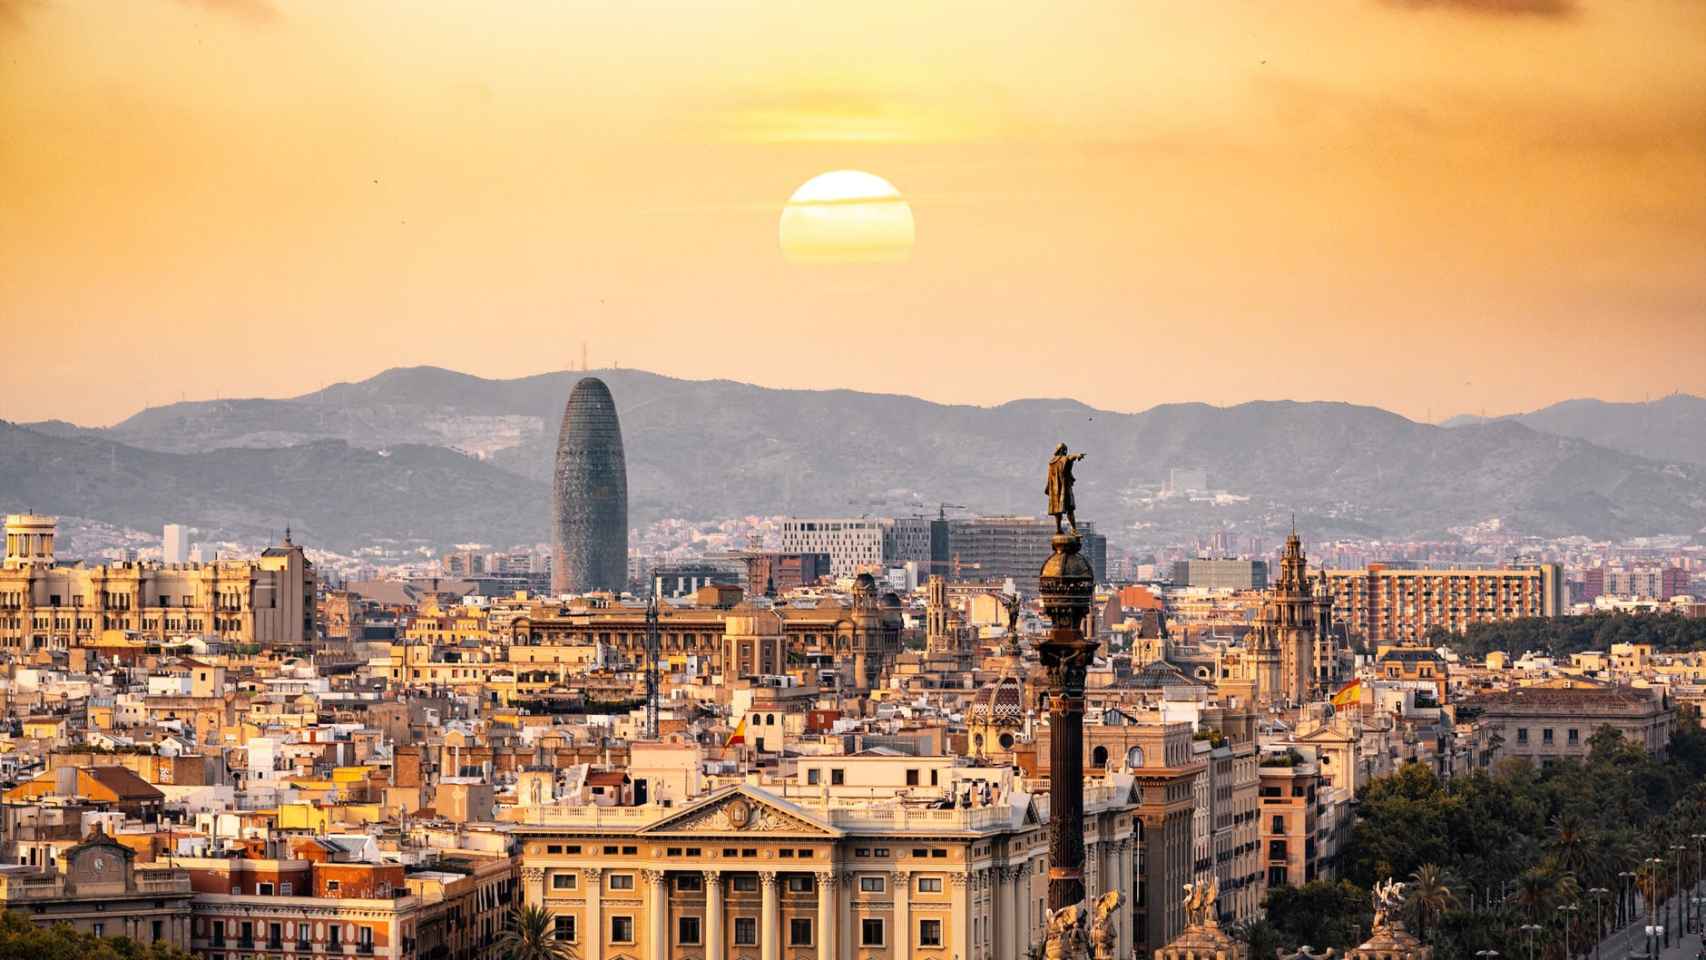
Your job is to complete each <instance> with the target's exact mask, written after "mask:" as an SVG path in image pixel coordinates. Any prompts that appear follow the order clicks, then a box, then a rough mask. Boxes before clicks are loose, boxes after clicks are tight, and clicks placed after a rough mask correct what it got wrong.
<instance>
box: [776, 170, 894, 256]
mask: <svg viewBox="0 0 1706 960" xmlns="http://www.w3.org/2000/svg"><path fill="white" fill-rule="evenodd" d="M778 232H779V239H780V240H781V243H782V255H783V256H785V257H787V258H788V260H789V261H791V262H793V263H894V262H897V261H901V260H905V259H907V258H908V257H909V256H911V255H912V244H913V240H914V233H913V225H912V207H911V205H910V204H908V203H907V202H906V198H905V197H904V196H902V195H901V193H900V191H899V190H896V189H895V187H894V184H892V183H889V182H888V181H887V180H884V179H883V178H882V177H879V176H877V175H876V174H874V173H866V172H864V171H863V170H831V171H829V172H828V173H820V174H818V175H817V176H815V177H813V178H811V179H810V180H807V181H806V182H805V183H803V184H801V185H800V188H799V189H798V190H795V191H794V194H793V196H791V197H789V198H788V203H787V205H785V206H784V207H783V208H782V223H781V226H780V229H779V231H778Z"/></svg>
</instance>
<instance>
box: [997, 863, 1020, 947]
mask: <svg viewBox="0 0 1706 960" xmlns="http://www.w3.org/2000/svg"><path fill="white" fill-rule="evenodd" d="M1001 881H1002V883H1001V888H1000V889H999V890H997V891H996V892H995V900H994V902H993V903H992V904H990V911H989V913H990V916H992V917H994V918H995V922H996V923H997V924H999V927H998V928H997V929H998V933H997V936H996V941H995V944H996V947H995V955H996V956H998V957H1019V956H1023V955H1024V953H1025V949H1026V947H1027V946H1029V943H1028V941H1027V940H1026V938H1025V916H1026V911H1025V895H1024V884H1025V868H1024V866H1023V865H1015V866H1011V867H1007V868H1006V869H1004V870H1002V871H1001Z"/></svg>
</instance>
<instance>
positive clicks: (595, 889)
mask: <svg viewBox="0 0 1706 960" xmlns="http://www.w3.org/2000/svg"><path fill="white" fill-rule="evenodd" d="M581 887H582V888H583V892H584V893H585V894H586V929H585V930H582V931H581V943H582V944H583V945H584V946H583V948H582V950H581V952H580V954H581V956H582V957H585V958H586V960H604V910H603V906H604V904H603V902H602V900H603V897H604V870H603V869H602V868H600V867H583V868H581Z"/></svg>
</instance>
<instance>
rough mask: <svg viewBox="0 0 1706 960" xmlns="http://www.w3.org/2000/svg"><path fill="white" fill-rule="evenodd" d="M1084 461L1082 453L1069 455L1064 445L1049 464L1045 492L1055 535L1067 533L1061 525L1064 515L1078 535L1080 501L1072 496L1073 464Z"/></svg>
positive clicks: (1056, 449) (1055, 451)
mask: <svg viewBox="0 0 1706 960" xmlns="http://www.w3.org/2000/svg"><path fill="white" fill-rule="evenodd" d="M1082 459H1084V455H1083V454H1082V453H1071V454H1069V453H1067V452H1066V444H1064V443H1063V444H1061V445H1060V446H1058V447H1055V448H1054V457H1053V458H1051V459H1050V460H1049V462H1048V485H1047V486H1045V487H1044V488H1043V492H1044V493H1046V494H1048V513H1049V516H1051V517H1053V518H1054V532H1055V533H1065V532H1066V531H1065V529H1063V528H1062V527H1061V524H1060V518H1061V517H1062V516H1063V515H1064V516H1065V517H1066V522H1067V523H1069V524H1071V525H1072V535H1073V536H1077V535H1078V517H1077V511H1078V501H1077V500H1075V499H1074V498H1073V496H1072V484H1073V479H1072V464H1073V463H1075V462H1077V461H1079V460H1082Z"/></svg>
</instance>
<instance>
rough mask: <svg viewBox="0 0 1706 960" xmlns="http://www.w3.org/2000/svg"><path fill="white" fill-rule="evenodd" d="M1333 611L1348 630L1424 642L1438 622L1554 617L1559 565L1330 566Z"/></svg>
mask: <svg viewBox="0 0 1706 960" xmlns="http://www.w3.org/2000/svg"><path fill="white" fill-rule="evenodd" d="M1325 575H1326V577H1327V583H1328V588H1329V590H1330V592H1331V594H1332V597H1333V614H1334V616H1335V618H1336V619H1337V620H1338V622H1340V623H1343V624H1345V628H1346V631H1347V633H1348V634H1350V635H1351V636H1355V637H1360V638H1362V639H1363V640H1366V641H1370V642H1374V643H1382V642H1388V641H1405V640H1411V641H1414V640H1421V639H1424V638H1425V637H1426V636H1427V635H1428V632H1429V631H1431V630H1433V629H1434V628H1435V627H1439V628H1443V629H1446V630H1449V631H1452V632H1454V633H1461V632H1463V630H1464V629H1466V628H1467V627H1468V626H1469V625H1470V624H1475V623H1492V622H1497V621H1502V620H1516V619H1520V618H1522V617H1556V616H1560V615H1562V614H1563V612H1564V583H1563V572H1562V569H1561V568H1560V567H1559V566H1558V565H1557V564H1555V563H1540V564H1534V565H1531V566H1521V567H1499V568H1488V569H1449V570H1416V569H1394V568H1391V567H1387V566H1385V565H1383V564H1379V563H1373V564H1369V566H1368V567H1367V569H1364V570H1328V571H1325Z"/></svg>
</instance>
